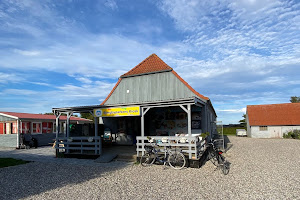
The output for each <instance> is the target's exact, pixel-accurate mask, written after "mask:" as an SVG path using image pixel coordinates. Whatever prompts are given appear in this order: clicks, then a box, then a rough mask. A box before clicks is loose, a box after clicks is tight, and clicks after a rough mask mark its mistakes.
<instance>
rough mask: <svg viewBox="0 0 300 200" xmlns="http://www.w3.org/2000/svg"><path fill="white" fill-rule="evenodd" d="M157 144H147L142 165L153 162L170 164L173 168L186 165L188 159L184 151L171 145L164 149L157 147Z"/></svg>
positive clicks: (145, 165) (141, 161) (180, 167)
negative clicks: (173, 148) (172, 147)
mask: <svg viewBox="0 0 300 200" xmlns="http://www.w3.org/2000/svg"><path fill="white" fill-rule="evenodd" d="M157 147H158V145H157V144H153V143H152V144H149V145H147V146H145V150H146V152H145V154H144V155H143V156H142V157H141V159H140V163H141V165H142V166H144V167H147V166H151V165H152V164H153V163H155V162H158V163H163V164H164V166H166V164H169V166H170V167H172V168H173V169H182V168H184V166H185V163H186V160H185V156H184V155H183V153H181V152H180V151H178V150H176V149H175V150H172V149H171V147H167V146H165V147H164V151H161V150H160V149H159V148H157Z"/></svg>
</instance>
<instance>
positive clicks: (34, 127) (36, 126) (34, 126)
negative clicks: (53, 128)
mask: <svg viewBox="0 0 300 200" xmlns="http://www.w3.org/2000/svg"><path fill="white" fill-rule="evenodd" d="M41 128H42V123H32V133H41V132H42V131H41Z"/></svg>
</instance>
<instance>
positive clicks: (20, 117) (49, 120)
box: [0, 111, 92, 147]
mask: <svg viewBox="0 0 300 200" xmlns="http://www.w3.org/2000/svg"><path fill="white" fill-rule="evenodd" d="M55 120H56V117H55V116H54V115H44V114H32V113H17V112H1V111H0V146H2V147H19V135H20V134H30V135H32V136H33V137H35V138H36V139H37V140H38V143H39V145H47V144H48V143H49V142H53V139H55V132H56V124H55V123H56V121H55ZM60 120H61V121H60V124H59V126H60V128H61V130H64V129H65V127H66V121H67V116H61V118H60ZM70 123H71V124H84V123H92V121H91V120H88V119H83V118H79V117H74V116H71V117H70Z"/></svg>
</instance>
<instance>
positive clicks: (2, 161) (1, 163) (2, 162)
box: [0, 158, 29, 168]
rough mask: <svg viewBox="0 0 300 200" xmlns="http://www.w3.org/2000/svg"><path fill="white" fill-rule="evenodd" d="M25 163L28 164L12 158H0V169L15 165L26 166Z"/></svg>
mask: <svg viewBox="0 0 300 200" xmlns="http://www.w3.org/2000/svg"><path fill="white" fill-rule="evenodd" d="M26 163H29V161H25V160H18V159H14V158H0V168H3V167H9V166H15V165H22V164H26Z"/></svg>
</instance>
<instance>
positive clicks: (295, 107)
mask: <svg viewBox="0 0 300 200" xmlns="http://www.w3.org/2000/svg"><path fill="white" fill-rule="evenodd" d="M247 114H248V119H249V124H250V126H267V125H300V103H284V104H269V105H250V106H247Z"/></svg>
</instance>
